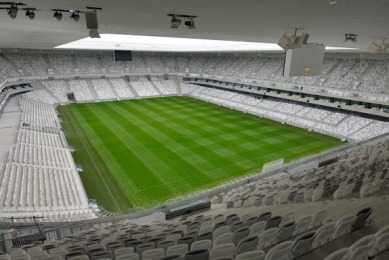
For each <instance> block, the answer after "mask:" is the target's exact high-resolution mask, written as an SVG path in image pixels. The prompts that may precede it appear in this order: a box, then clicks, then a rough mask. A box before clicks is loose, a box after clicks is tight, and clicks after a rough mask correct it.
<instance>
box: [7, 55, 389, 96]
mask: <svg viewBox="0 0 389 260" xmlns="http://www.w3.org/2000/svg"><path fill="white" fill-rule="evenodd" d="M282 65H283V59H282V58H267V57H223V56H206V57H204V56H186V55H179V56H169V55H166V56H152V55H141V56H140V55H134V56H133V60H132V61H131V62H115V61H114V59H113V56H112V55H111V54H40V53H37V54H31V53H30V54H27V53H4V54H3V55H2V56H0V68H1V70H0V80H4V79H5V78H8V77H17V76H35V75H48V74H49V72H50V73H51V71H52V74H60V75H61V74H65V75H71V74H75V73H78V74H100V73H108V74H123V73H134V74H137V73H143V74H145V73H187V72H188V70H189V73H201V74H210V75H213V74H214V75H227V76H234V77H239V78H245V79H257V80H267V81H275V82H280V83H282V82H285V83H292V84H302V85H313V86H319V87H324V88H336V89H348V90H354V91H362V92H371V93H389V76H388V74H387V73H386V72H387V71H388V68H389V61H388V60H368V59H339V58H325V59H324V62H323V70H322V73H321V75H319V76H304V77H290V78H287V77H283V76H282Z"/></svg>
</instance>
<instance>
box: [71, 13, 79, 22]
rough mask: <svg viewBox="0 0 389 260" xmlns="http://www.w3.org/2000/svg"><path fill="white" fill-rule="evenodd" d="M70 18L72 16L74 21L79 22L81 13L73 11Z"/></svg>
mask: <svg viewBox="0 0 389 260" xmlns="http://www.w3.org/2000/svg"><path fill="white" fill-rule="evenodd" d="M70 18H72V19H73V20H74V21H76V22H78V20H80V13H78V12H74V13H72V15H71V16H70Z"/></svg>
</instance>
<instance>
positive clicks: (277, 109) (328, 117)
mask: <svg viewBox="0 0 389 260" xmlns="http://www.w3.org/2000/svg"><path fill="white" fill-rule="evenodd" d="M191 88H193V89H194V88H195V87H189V86H188V84H185V85H183V89H184V91H183V93H188V94H187V95H189V96H192V97H194V98H198V99H202V100H205V101H208V102H212V103H216V104H219V105H224V106H227V107H230V108H235V109H239V110H242V111H245V112H248V113H251V114H254V115H257V116H263V117H267V118H269V119H273V120H276V121H280V122H283V123H288V124H291V125H294V126H298V127H303V128H308V129H312V130H313V131H317V132H319V133H324V134H328V135H332V136H334V137H339V138H341V139H350V140H355V141H360V140H364V139H367V138H368V136H369V137H372V136H374V133H376V134H377V135H376V136H378V135H380V134H383V133H387V130H386V129H387V128H388V125H389V124H388V123H384V122H380V121H377V120H373V119H366V118H362V117H357V116H347V115H344V114H339V113H336V112H335V113H334V112H330V111H326V110H322V109H317V108H311V107H305V106H304V105H302V104H300V103H299V104H291V103H283V102H276V101H270V100H265V99H263V100H261V99H256V98H253V97H248V96H247V98H246V99H240V100H243V102H244V104H243V105H242V104H240V103H241V102H239V99H235V100H234V97H235V96H236V93H234V92H229V91H225V90H220V89H209V88H206V87H200V86H199V87H197V88H196V89H195V90H191ZM313 115H314V118H313ZM370 124H372V125H376V124H377V126H380V128H377V130H373V131H369V129H372V128H373V129H376V128H375V127H374V126H372V127H371V128H370V127H369V128H367V127H368V126H369V125H370ZM365 128H367V129H366V130H365Z"/></svg>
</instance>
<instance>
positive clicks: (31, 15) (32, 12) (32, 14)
mask: <svg viewBox="0 0 389 260" xmlns="http://www.w3.org/2000/svg"><path fill="white" fill-rule="evenodd" d="M23 10H25V11H26V16H27V17H28V18H30V20H34V18H35V11H41V10H37V9H36V8H23Z"/></svg>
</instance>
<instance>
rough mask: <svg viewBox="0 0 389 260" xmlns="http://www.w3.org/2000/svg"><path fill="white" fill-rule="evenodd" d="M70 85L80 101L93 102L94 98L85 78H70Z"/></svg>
mask: <svg viewBox="0 0 389 260" xmlns="http://www.w3.org/2000/svg"><path fill="white" fill-rule="evenodd" d="M69 85H70V90H71V91H72V92H74V95H75V97H76V100H77V101H78V102H91V101H93V100H94V98H93V96H92V93H91V92H90V90H89V88H88V84H87V82H86V81H85V80H69Z"/></svg>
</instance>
